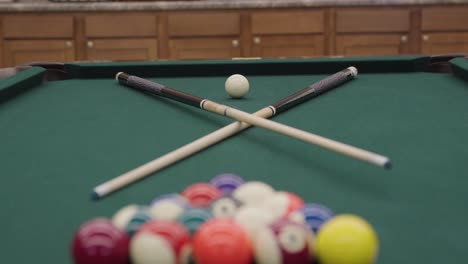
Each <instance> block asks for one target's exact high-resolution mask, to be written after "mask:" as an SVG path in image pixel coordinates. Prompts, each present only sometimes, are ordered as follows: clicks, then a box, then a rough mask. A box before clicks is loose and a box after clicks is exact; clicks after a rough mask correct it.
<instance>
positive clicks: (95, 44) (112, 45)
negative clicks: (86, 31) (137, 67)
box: [86, 38, 158, 61]
mask: <svg viewBox="0 0 468 264" xmlns="http://www.w3.org/2000/svg"><path fill="white" fill-rule="evenodd" d="M157 50H158V44H157V41H156V40H155V39H147V38H143V39H127V38H123V39H94V40H88V41H87V42H86V54H87V59H88V60H91V61H93V60H112V61H145V60H155V59H157V58H158V52H157Z"/></svg>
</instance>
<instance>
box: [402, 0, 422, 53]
mask: <svg viewBox="0 0 468 264" xmlns="http://www.w3.org/2000/svg"><path fill="white" fill-rule="evenodd" d="M409 10H410V31H409V34H408V50H407V52H406V53H411V54H418V53H420V50H421V37H420V36H421V8H419V7H411V8H410V9H409Z"/></svg>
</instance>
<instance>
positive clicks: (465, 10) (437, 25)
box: [421, 7, 468, 31]
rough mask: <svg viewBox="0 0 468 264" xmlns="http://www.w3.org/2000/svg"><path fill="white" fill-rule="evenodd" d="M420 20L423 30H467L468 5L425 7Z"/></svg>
mask: <svg viewBox="0 0 468 264" xmlns="http://www.w3.org/2000/svg"><path fill="white" fill-rule="evenodd" d="M421 21H422V26H421V28H422V30H423V31H444V30H446V31H450V30H463V31H468V7H426V8H423V9H422V18H421Z"/></svg>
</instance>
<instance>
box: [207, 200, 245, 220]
mask: <svg viewBox="0 0 468 264" xmlns="http://www.w3.org/2000/svg"><path fill="white" fill-rule="evenodd" d="M240 205H241V202H240V201H238V200H237V199H236V198H234V197H232V196H231V195H223V196H220V197H218V198H217V199H215V200H214V201H213V202H211V204H210V211H211V214H212V215H213V217H215V218H222V217H227V218H233V217H234V215H235V214H236V212H237V209H238V208H239V206H240Z"/></svg>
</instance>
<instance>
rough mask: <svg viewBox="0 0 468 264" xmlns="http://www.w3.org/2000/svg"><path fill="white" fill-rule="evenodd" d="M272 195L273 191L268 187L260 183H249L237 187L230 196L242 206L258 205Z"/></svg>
mask: <svg viewBox="0 0 468 264" xmlns="http://www.w3.org/2000/svg"><path fill="white" fill-rule="evenodd" d="M274 194H275V190H274V189H273V187H271V186H270V185H268V184H266V183H264V182H260V181H249V182H246V183H244V184H242V185H240V186H239V187H237V188H236V189H235V190H234V192H233V193H232V196H233V197H234V198H236V199H237V200H239V201H240V202H241V203H243V204H250V205H260V204H262V203H263V202H264V201H265V200H266V199H268V198H270V197H272V196H273V195H274Z"/></svg>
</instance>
